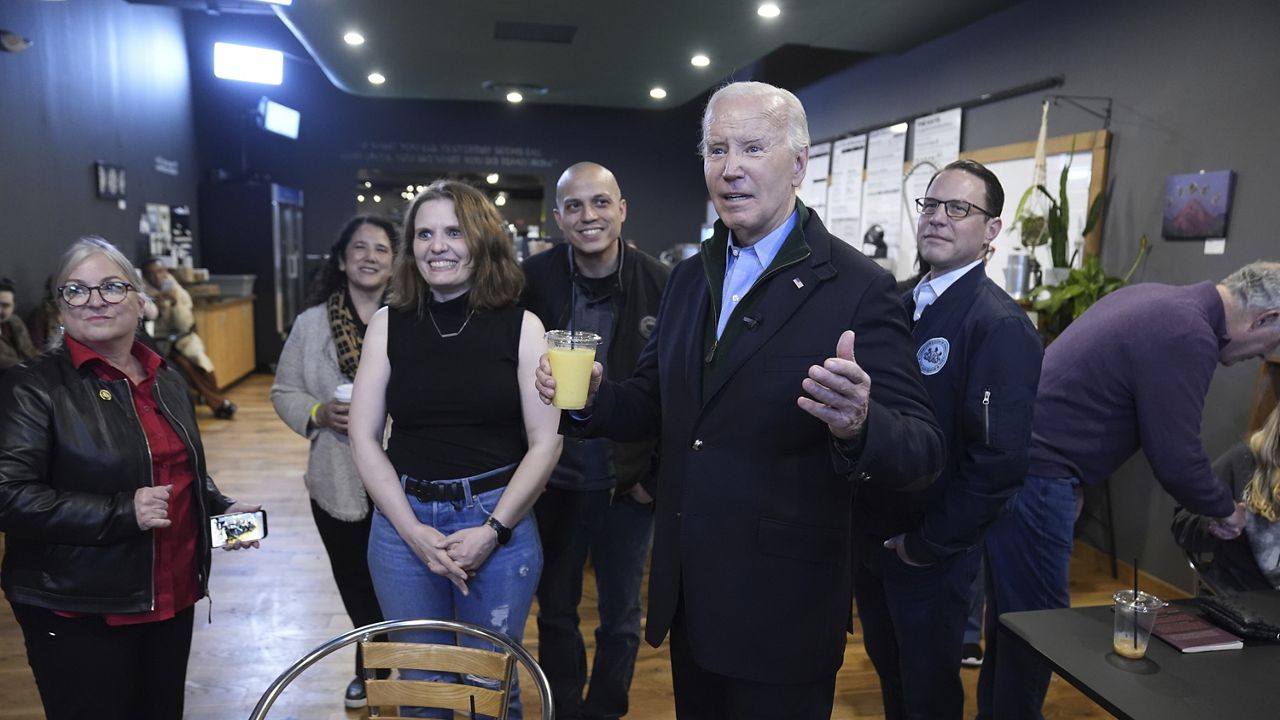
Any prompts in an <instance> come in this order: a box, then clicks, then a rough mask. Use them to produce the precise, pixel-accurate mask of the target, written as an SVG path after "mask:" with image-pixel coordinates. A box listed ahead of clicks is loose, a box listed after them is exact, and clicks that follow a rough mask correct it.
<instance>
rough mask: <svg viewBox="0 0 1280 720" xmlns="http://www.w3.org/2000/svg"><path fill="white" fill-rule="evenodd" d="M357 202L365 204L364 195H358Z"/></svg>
mask: <svg viewBox="0 0 1280 720" xmlns="http://www.w3.org/2000/svg"><path fill="white" fill-rule="evenodd" d="M356 202H364V196H363V195H357V196H356Z"/></svg>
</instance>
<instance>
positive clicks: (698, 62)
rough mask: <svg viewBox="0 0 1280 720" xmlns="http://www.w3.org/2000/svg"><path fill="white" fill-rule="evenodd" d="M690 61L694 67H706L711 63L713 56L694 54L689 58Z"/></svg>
mask: <svg viewBox="0 0 1280 720" xmlns="http://www.w3.org/2000/svg"><path fill="white" fill-rule="evenodd" d="M689 63H690V64H692V65H693V66H694V67H706V66H708V65H710V64H711V58H709V57H707V56H706V55H694V56H693V57H691V58H689Z"/></svg>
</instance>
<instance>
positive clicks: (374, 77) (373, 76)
mask: <svg viewBox="0 0 1280 720" xmlns="http://www.w3.org/2000/svg"><path fill="white" fill-rule="evenodd" d="M386 81H387V76H386V75H383V74H382V73H377V72H376V73H369V82H371V83H373V84H374V85H381V84H382V83H384V82H386Z"/></svg>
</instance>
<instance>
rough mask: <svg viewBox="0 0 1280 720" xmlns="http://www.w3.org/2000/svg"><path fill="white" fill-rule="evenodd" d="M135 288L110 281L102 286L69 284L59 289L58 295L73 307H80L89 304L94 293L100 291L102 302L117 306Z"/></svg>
mask: <svg viewBox="0 0 1280 720" xmlns="http://www.w3.org/2000/svg"><path fill="white" fill-rule="evenodd" d="M133 289H134V287H133V286H132V285H130V284H129V283H127V282H125V281H123V280H108V281H107V282H104V283H102V284H101V285H81V284H80V283H68V284H66V285H63V286H62V287H60V288H58V295H59V296H61V297H62V301H63V302H65V303H66V304H68V305H70V306H72V307H79V306H81V305H85V304H88V302H89V297H90V296H91V295H93V291H94V290H97V291H98V297H100V298H102V302H104V303H107V304H108V305H115V304H116V303H120V302H123V301H124V299H125V297H126V296H128V295H129V291H130V290H133Z"/></svg>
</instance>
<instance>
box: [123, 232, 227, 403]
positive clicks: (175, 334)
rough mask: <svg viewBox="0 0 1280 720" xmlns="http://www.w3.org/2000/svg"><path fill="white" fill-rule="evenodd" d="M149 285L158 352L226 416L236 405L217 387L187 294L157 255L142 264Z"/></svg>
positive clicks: (208, 401)
mask: <svg viewBox="0 0 1280 720" xmlns="http://www.w3.org/2000/svg"><path fill="white" fill-rule="evenodd" d="M142 275H143V277H145V278H146V281H147V285H148V286H149V288H148V291H147V293H148V294H149V295H151V297H152V299H154V300H155V304H156V310H157V311H158V315H157V316H156V318H155V321H156V326H155V331H154V333H153V335H154V337H155V340H156V345H157V346H158V347H159V349H160V353H161V354H162V355H164V356H165V357H167V358H168V359H169V360H171V361H173V364H174V365H176V366H177V367H178V369H179V370H180V371H182V374H183V375H184V376H185V377H186V378H187V382H188V383H190V384H191V386H192V387H194V388H195V389H196V391H197V392H199V393H200V395H201V396H202V397H203V398H204V402H205V404H206V405H208V406H209V409H211V410H213V416H214V417H216V418H220V419H222V420H230V419H231V416H232V415H234V414H235V412H236V406H235V405H233V404H232V403H231V401H230V400H228V399H226V397H224V396H223V395H222V392H221V391H220V390H218V387H219V386H218V379H217V377H216V376H215V375H214V370H213V361H212V360H210V359H209V356H208V355H207V354H205V351H204V341H203V340H201V339H200V336H199V335H197V334H196V332H195V325H196V319H195V315H194V314H193V312H192V307H193V305H192V302H191V296H190V295H189V294H187V291H186V290H184V289H183V288H182V286H181V285H179V284H178V281H177V280H176V279H174V277H173V275H171V274H169V268H167V267H165V266H164V265H163V264H162V263H161V262H160V258H154V257H153V258H150V259H149V260H147V261H146V262H145V263H144V264H143V266H142Z"/></svg>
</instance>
